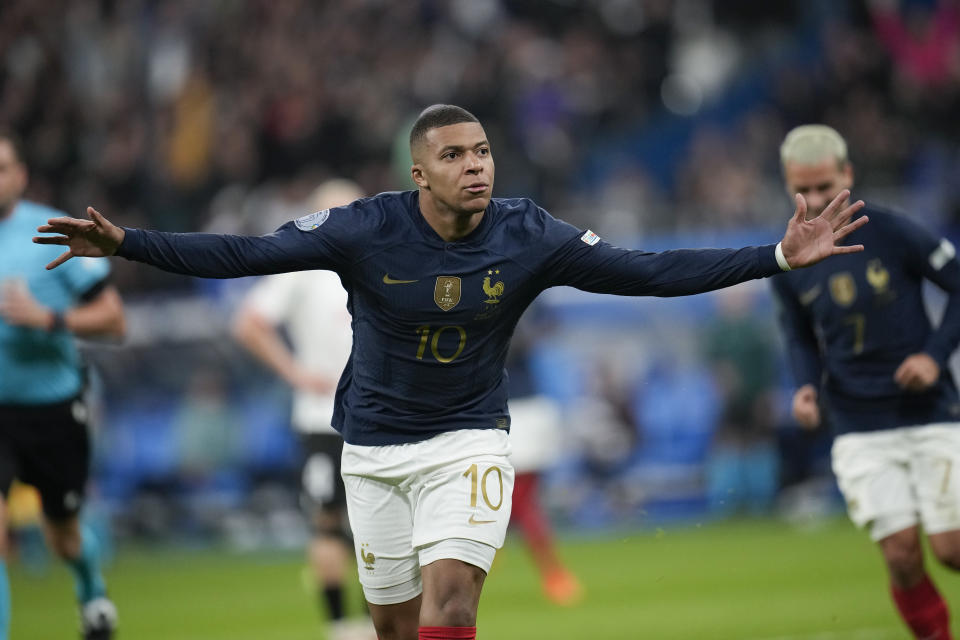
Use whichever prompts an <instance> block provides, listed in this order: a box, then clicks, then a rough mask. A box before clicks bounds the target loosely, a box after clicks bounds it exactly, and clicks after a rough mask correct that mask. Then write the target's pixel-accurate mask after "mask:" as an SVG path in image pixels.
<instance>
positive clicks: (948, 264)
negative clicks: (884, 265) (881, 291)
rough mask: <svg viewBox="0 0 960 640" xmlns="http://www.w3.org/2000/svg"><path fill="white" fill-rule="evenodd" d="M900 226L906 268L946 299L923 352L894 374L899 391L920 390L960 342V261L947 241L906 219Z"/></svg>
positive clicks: (932, 379)
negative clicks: (919, 276) (942, 293)
mask: <svg viewBox="0 0 960 640" xmlns="http://www.w3.org/2000/svg"><path fill="white" fill-rule="evenodd" d="M899 223H900V227H901V228H899V229H898V230H897V237H898V238H899V239H900V241H901V242H902V243H903V244H902V246H903V247H905V250H906V251H907V260H908V265H909V266H910V267H911V268H912V269H914V270H915V271H916V272H917V273H919V275H921V276H922V277H924V278H927V279H928V280H930V281H931V282H933V283H934V284H936V285H937V286H938V287H940V288H941V289H943V290H944V291H945V292H946V293H947V296H948V297H947V305H946V308H945V309H944V312H943V318H942V319H941V321H940V325H939V326H938V327H936V328H935V329H934V330H933V332H932V333H931V334H930V336H929V338H927V342H926V344H925V345H924V350H923V351H922V352H920V353H915V354H912V355H910V356H908V357H907V358H906V359H905V360H904V361H903V362H902V363H901V364H900V366H899V367H898V368H897V370H896V372H895V373H894V380H895V381H896V383H897V384H898V385H899V386H900V387H901V388H903V389H906V390H908V391H923V390H924V389H928V388H930V387H931V386H933V385H934V384H936V382H937V380H939V378H940V372H941V370H942V369H943V367H945V366H946V363H947V360H948V359H949V358H950V354H952V353H953V352H954V350H955V349H956V348H957V345H958V343H960V262H958V261H957V257H956V250H955V249H954V246H953V245H952V244H951V243H950V241H948V240H946V239H940V238H937V237H935V236H933V235H931V234H930V233H928V232H927V231H926V230H925V229H923V228H922V227H920V226H919V225H916V224H914V223H913V222H911V221H909V220H905V219H904V220H901V221H899Z"/></svg>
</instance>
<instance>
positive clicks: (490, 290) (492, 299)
mask: <svg viewBox="0 0 960 640" xmlns="http://www.w3.org/2000/svg"><path fill="white" fill-rule="evenodd" d="M494 273H495V272H494V271H487V274H488V275H487V276H485V277H484V278H483V292H484V293H485V294H487V299H486V300H484V302H486V303H487V304H497V303H498V302H500V301H499V300H498V299H497V298H499V297H500V296H502V295H503V281H501V280H498V281H497V282H494V283H493V284H490V276H492V275H493V274H494ZM496 273H498V274H499V273H500V269H497V270H496Z"/></svg>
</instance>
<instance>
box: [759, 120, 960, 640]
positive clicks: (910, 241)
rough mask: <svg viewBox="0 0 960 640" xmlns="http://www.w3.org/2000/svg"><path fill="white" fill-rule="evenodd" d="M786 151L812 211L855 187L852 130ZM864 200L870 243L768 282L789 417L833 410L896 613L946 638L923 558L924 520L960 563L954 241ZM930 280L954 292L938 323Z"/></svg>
mask: <svg viewBox="0 0 960 640" xmlns="http://www.w3.org/2000/svg"><path fill="white" fill-rule="evenodd" d="M780 159H781V162H782V164H783V172H784V177H785V179H786V186H787V191H788V192H789V193H800V194H803V195H804V197H805V198H806V201H807V207H808V209H807V214H806V215H807V219H808V220H816V219H817V217H818V216H821V215H822V213H821V212H825V211H826V208H827V203H828V202H830V201H831V200H835V199H836V197H837V195H838V194H840V195H843V194H845V193H846V192H847V191H846V190H847V189H850V188H851V187H852V186H853V168H852V167H851V165H850V162H849V160H848V158H847V145H846V142H845V141H844V140H843V138H842V137H841V136H840V134H838V133H837V132H836V131H834V130H833V129H831V128H829V127H826V126H823V125H806V126H802V127H797V128H796V129H794V130H793V131H791V132H790V133H789V134H788V135H787V137H786V139H785V140H784V142H783V145H782V146H781V149H780ZM844 197H845V196H844ZM864 211H865V212H866V213H869V215H870V219H871V223H870V225H869V226H868V227H866V228H865V229H863V230H862V231H859V232H857V234H856V235H854V236H851V238H850V239H851V241H861V242H863V244H864V245H865V246H866V247H867V249H866V251H863V252H861V253H856V254H849V255H844V256H842V257H840V258H837V259H836V260H830V261H829V262H824V263H821V264H818V265H816V266H815V267H813V268H811V269H805V270H803V271H798V272H793V273H787V274H782V275H780V276H777V277H776V278H774V279H773V280H772V283H773V288H774V291H775V293H776V295H777V298H778V300H779V301H780V319H781V324H782V326H783V330H784V332H785V334H786V338H787V343H788V348H789V355H790V360H791V362H792V366H793V371H794V375H795V377H796V382H797V384H798V385H800V387H799V389H797V391H796V393H795V394H794V396H793V415H794V417H795V418H796V420H797V422H799V423H800V424H801V425H802V426H803V427H806V428H810V429H812V428H816V427H818V426H819V425H820V424H821V422H822V417H821V411H823V412H825V415H824V416H823V417H824V418H827V419H828V422H829V423H830V425H831V426H832V428H833V430H834V433H835V434H836V437H835V439H834V443H833V450H832V458H833V470H834V473H835V474H836V476H837V481H838V483H839V485H840V489H841V491H842V492H843V495H844V497H845V498H846V501H847V508H848V510H849V513H850V518H851V519H852V520H853V521H854V522H855V523H856V524H857V525H858V526H861V527H866V528H867V530H868V531H869V532H870V537H871V538H873V540H874V541H875V542H877V543H878V544H879V546H880V551H881V552H882V553H883V558H884V560H885V561H886V565H887V569H888V570H889V573H890V581H891V590H892V594H893V600H894V602H895V603H896V606H897V609H898V610H899V612H900V615H901V617H902V618H903V620H904V622H906V624H907V626H908V627H910V629H911V630H912V631H913V633H914V635H915V636H916V637H917V638H927V639H933V638H936V639H938V640H944V639H946V638H950V637H951V636H950V628H949V624H948V611H947V605H946V603H945V602H944V600H943V598H942V597H941V596H940V594H939V593H938V592H937V589H936V587H935V586H934V585H933V583H932V582H931V580H930V577H929V576H928V575H927V574H926V572H925V570H924V563H923V553H922V547H921V544H920V525H922V527H923V532H924V533H925V534H926V536H927V539H928V540H929V541H930V547H931V548H932V549H933V553H934V555H935V556H936V557H937V559H938V560H940V561H941V562H942V563H944V564H945V565H946V566H948V567H951V568H953V569H960V480H958V478H957V474H956V473H954V472H953V465H954V464H957V463H960V423H958V419H960V402H958V397H957V390H956V386H955V385H954V381H953V377H952V376H951V375H950V372H949V370H948V369H947V367H946V365H947V359H948V358H949V357H950V354H951V353H953V351H954V349H956V347H957V342H958V340H960V264H958V263H957V259H956V256H955V251H954V248H953V245H952V244H950V242H948V241H947V240H945V239H941V238H938V237H936V236H934V235H931V234H930V233H929V232H928V231H926V230H925V229H923V228H922V227H920V226H918V225H917V224H915V223H913V222H911V221H909V220H907V219H905V218H903V217H901V216H898V215H894V214H893V213H890V212H888V211H884V210H882V209H878V208H876V207H873V206H869V207H867V208H866V209H865V210H864ZM924 280H930V281H931V282H933V283H935V284H936V285H938V286H939V287H940V288H942V289H944V290H945V291H946V292H947V293H948V294H949V299H948V302H947V307H946V311H945V313H944V316H943V320H942V322H941V323H940V326H939V327H937V328H934V327H933V326H932V325H931V323H930V320H929V319H928V318H927V314H926V312H925V311H924V305H923V299H922V285H923V281H924Z"/></svg>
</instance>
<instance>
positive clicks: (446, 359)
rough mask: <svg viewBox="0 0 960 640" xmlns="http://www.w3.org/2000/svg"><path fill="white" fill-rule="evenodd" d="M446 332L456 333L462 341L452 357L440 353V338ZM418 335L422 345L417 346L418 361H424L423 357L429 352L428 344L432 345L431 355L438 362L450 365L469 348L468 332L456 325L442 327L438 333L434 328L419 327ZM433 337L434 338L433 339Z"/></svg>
mask: <svg viewBox="0 0 960 640" xmlns="http://www.w3.org/2000/svg"><path fill="white" fill-rule="evenodd" d="M446 331H456V332H457V334H458V335H459V336H460V341H459V342H458V343H457V349H456V351H454V352H453V353H452V354H451V355H446V356H445V355H443V354H442V353H440V336H442V335H443V334H444V332H446ZM417 335H418V336H420V344H419V345H417V360H423V356H424V354H425V353H426V351H427V344H429V345H430V353H431V354H433V357H434V358H435V359H436V361H437V362H440V363H442V364H448V363H450V362H453V361H454V360H456V359H457V356H459V355H460V354H461V353H463V348H464V347H465V346H467V331H466V329H464V328H463V327H461V326H459V325H455V324H450V325H446V326H443V327H440V328H439V329H437V330H436V331H433V328H432V327H431V326H430V325H428V324H424V325H421V326H419V327H417ZM431 335H432V336H433V337H432V339H431Z"/></svg>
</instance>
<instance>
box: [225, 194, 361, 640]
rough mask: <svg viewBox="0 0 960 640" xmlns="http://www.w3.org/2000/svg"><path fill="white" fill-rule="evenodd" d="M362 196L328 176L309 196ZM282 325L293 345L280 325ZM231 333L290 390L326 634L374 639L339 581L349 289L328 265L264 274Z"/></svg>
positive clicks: (326, 204) (345, 558)
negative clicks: (340, 427)
mask: <svg viewBox="0 0 960 640" xmlns="http://www.w3.org/2000/svg"><path fill="white" fill-rule="evenodd" d="M362 196H363V194H362V193H361V191H360V187H358V186H357V185H356V184H354V183H353V182H350V181H349V180H343V179H336V180H328V181H327V182H324V183H323V184H322V185H320V186H319V187H317V189H316V191H314V193H313V195H312V196H311V198H310V201H311V206H312V207H313V208H314V210H315V211H319V210H322V209H329V208H332V207H338V206H342V205H345V204H349V203H350V202H353V201H354V200H357V199H358V198H360V197H362ZM281 326H283V327H285V328H286V329H287V332H288V335H289V337H290V340H291V342H292V346H293V350H292V351H291V349H290V348H289V347H288V346H287V343H286V342H285V341H284V339H283V337H282V335H281V334H280V331H279V327H281ZM233 334H234V337H235V338H236V339H237V340H238V341H239V342H240V343H241V344H242V345H243V346H244V347H246V348H247V349H248V350H249V351H250V352H251V353H252V354H253V355H254V356H256V357H257V358H258V359H259V360H260V361H261V362H263V363H264V364H266V365H267V366H269V367H270V368H271V369H272V370H273V371H275V372H276V373H277V375H279V376H280V377H281V378H283V379H284V380H286V381H287V382H288V383H289V384H290V386H291V387H292V388H293V390H294V401H293V416H292V423H293V427H294V429H295V430H296V431H297V433H298V434H299V439H300V444H301V449H302V451H303V454H304V457H303V468H302V473H301V480H302V487H303V493H302V496H301V501H302V504H303V507H304V509H305V510H306V511H307V512H308V513H309V516H310V524H311V528H312V540H311V542H310V547H309V553H308V554H307V555H308V561H309V564H310V569H311V571H312V573H313V578H314V580H315V582H316V585H317V590H318V593H320V594H322V596H321V598H319V599H321V600H322V601H323V603H324V605H325V608H326V618H327V619H328V620H329V621H330V637H331V640H347V639H348V638H361V637H362V638H364V639H365V640H366V639H369V638H375V636H374V635H373V628H372V625H371V624H370V622H369V621H366V622H365V623H363V622H360V621H357V622H353V621H350V620H348V619H347V618H346V614H345V611H344V603H343V585H344V580H345V579H346V577H347V572H348V571H349V570H350V567H351V565H352V561H351V558H352V556H353V550H352V547H351V546H350V539H349V535H348V534H347V531H348V529H347V518H346V494H345V492H344V488H343V479H342V478H341V477H340V455H341V452H342V450H343V438H342V437H341V436H340V434H339V433H337V432H336V431H335V430H334V429H333V427H331V426H330V422H331V420H332V419H333V406H334V394H335V391H336V389H337V380H338V379H339V378H340V374H341V373H342V372H343V367H344V365H346V363H347V358H348V357H349V356H350V344H351V341H352V337H351V334H350V314H349V312H348V311H347V294H346V292H345V291H344V290H343V285H342V284H341V283H340V278H338V277H337V274H335V273H333V272H332V271H297V272H293V273H282V274H275V275H271V276H267V277H266V278H264V279H262V280H260V281H259V282H258V283H257V284H256V285H254V287H253V289H251V290H250V292H249V293H248V294H247V296H246V298H245V299H244V301H243V303H242V304H241V307H240V309H239V311H238V312H237V314H236V316H235V318H234V323H233Z"/></svg>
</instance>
